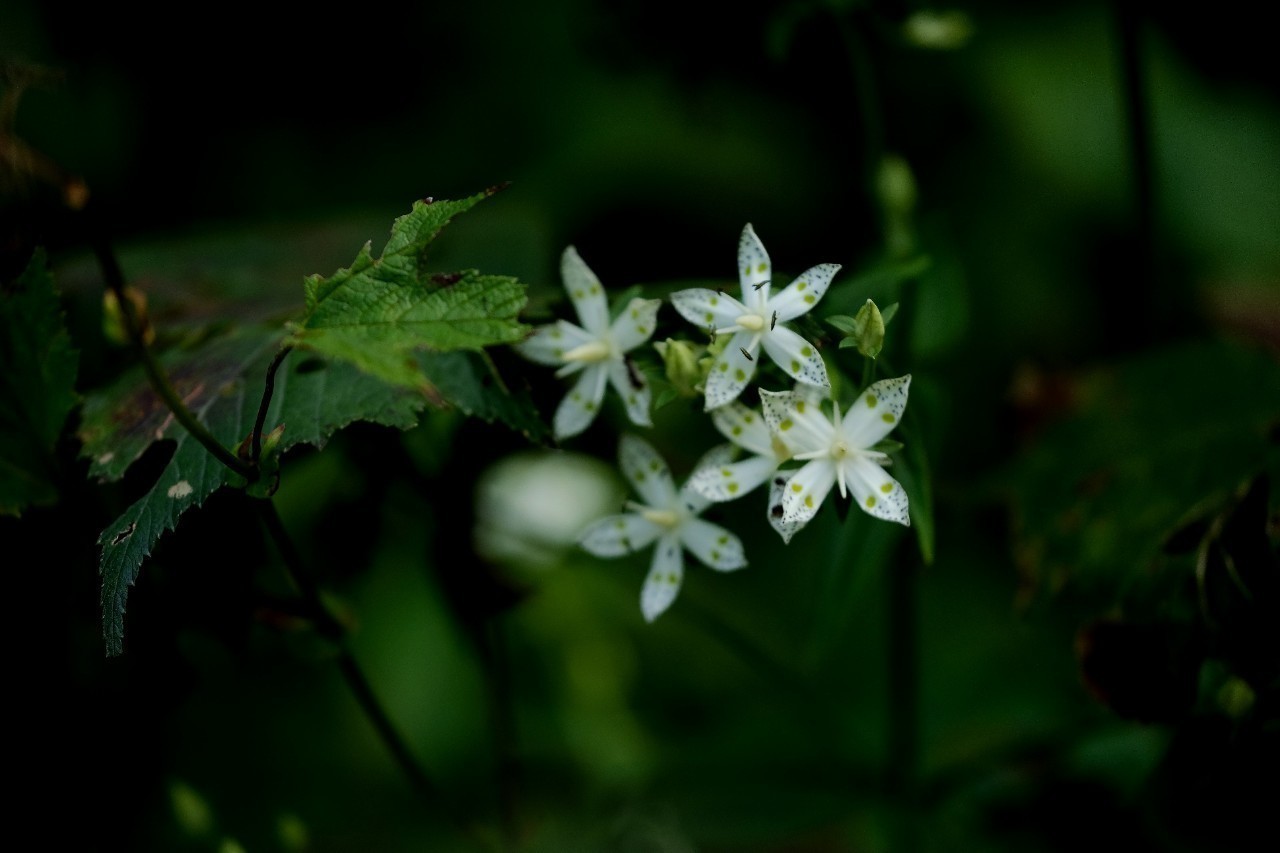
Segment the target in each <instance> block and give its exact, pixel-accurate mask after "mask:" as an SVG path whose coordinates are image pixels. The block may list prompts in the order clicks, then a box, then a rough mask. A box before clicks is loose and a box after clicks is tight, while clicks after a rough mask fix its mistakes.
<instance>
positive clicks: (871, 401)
mask: <svg viewBox="0 0 1280 853" xmlns="http://www.w3.org/2000/svg"><path fill="white" fill-rule="evenodd" d="M876 402H877V401H876V395H875V394H868V395H867V408H868V409H874V408H875V407H876Z"/></svg>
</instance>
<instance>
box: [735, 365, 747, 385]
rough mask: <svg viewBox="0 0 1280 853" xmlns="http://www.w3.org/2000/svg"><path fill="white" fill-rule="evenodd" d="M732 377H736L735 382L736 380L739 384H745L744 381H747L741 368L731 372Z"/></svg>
mask: <svg viewBox="0 0 1280 853" xmlns="http://www.w3.org/2000/svg"><path fill="white" fill-rule="evenodd" d="M733 375H734V377H736V378H737V380H738V381H739V382H746V381H747V374H746V371H744V370H743V369H742V368H738V369H737V370H735V371H734V372H733Z"/></svg>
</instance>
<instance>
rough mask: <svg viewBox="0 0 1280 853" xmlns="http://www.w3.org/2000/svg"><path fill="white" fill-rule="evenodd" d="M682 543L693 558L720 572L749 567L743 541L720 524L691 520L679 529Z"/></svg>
mask: <svg viewBox="0 0 1280 853" xmlns="http://www.w3.org/2000/svg"><path fill="white" fill-rule="evenodd" d="M679 536H680V541H681V542H683V543H684V547H686V548H688V549H689V551H690V552H691V553H692V554H693V556H695V557H697V558H698V559H699V560H700V561H702V563H703V565H706V566H709V567H710V568H713V569H715V570H716V571H720V572H731V571H733V570H734V569H741V568H743V567H744V566H746V565H747V558H746V555H745V554H744V553H743V549H742V540H741V539H739V538H738V537H737V536H734V535H733V534H732V533H730V532H729V531H727V530H725V529H724V528H723V527H721V526H720V525H718V524H712V523H711V522H709V521H703V520H702V519H700V518H690V519H689V520H687V521H686V522H685V523H684V524H682V525H680V528H679Z"/></svg>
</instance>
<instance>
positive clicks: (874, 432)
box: [841, 373, 911, 449]
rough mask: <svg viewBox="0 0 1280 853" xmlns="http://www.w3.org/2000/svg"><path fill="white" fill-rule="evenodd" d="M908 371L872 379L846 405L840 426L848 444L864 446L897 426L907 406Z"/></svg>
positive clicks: (909, 377)
mask: <svg viewBox="0 0 1280 853" xmlns="http://www.w3.org/2000/svg"><path fill="white" fill-rule="evenodd" d="M910 385H911V374H910V373H908V374H907V375H906V376H899V377H898V378H897V379H881V380H880V381H879V382H873V383H872V384H871V385H870V386H868V387H867V390H865V391H863V392H862V393H861V394H859V395H858V399H857V401H855V402H854V404H853V405H852V406H850V407H849V411H848V412H847V413H846V414H845V416H844V423H843V424H841V429H842V431H843V432H844V439H845V441H847V442H848V443H849V446H850V447H858V448H863V449H866V448H868V447H871V446H872V445H874V444H875V443H876V442H877V441H879V440H880V439H882V438H884V437H885V436H886V435H888V434H889V432H890V430H892V429H893V428H894V427H896V426H897V425H898V421H899V420H900V419H901V418H902V412H903V410H905V409H906V408H907V388H908V387H909V386H910Z"/></svg>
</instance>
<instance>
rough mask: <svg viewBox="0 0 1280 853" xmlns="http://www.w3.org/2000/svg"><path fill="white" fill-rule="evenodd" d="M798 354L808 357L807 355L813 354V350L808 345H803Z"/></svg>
mask: <svg viewBox="0 0 1280 853" xmlns="http://www.w3.org/2000/svg"><path fill="white" fill-rule="evenodd" d="M800 354H801V355H802V356H804V357H805V358H808V357H809V356H811V355H813V350H812V349H811V348H810V347H804V348H803V349H802V350H800Z"/></svg>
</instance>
